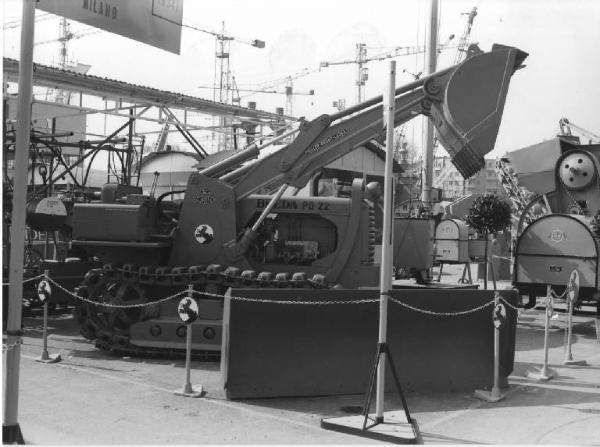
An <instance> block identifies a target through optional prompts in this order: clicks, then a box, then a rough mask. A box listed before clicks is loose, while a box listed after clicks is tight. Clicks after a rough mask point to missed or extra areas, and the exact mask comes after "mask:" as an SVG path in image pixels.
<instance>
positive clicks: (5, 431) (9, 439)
mask: <svg viewBox="0 0 600 447" xmlns="http://www.w3.org/2000/svg"><path fill="white" fill-rule="evenodd" d="M2 444H20V445H24V444H25V440H24V439H23V433H22V432H21V427H19V424H18V423H17V424H15V425H3V426H2Z"/></svg>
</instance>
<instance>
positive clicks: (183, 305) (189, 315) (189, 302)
mask: <svg viewBox="0 0 600 447" xmlns="http://www.w3.org/2000/svg"><path fill="white" fill-rule="evenodd" d="M177 313H178V314H179V318H181V321H183V322H184V323H185V324H190V323H193V322H194V321H196V319H197V318H198V303H196V300H194V299H193V298H191V297H189V296H186V297H185V298H183V299H182V300H181V301H180V302H179V306H177Z"/></svg>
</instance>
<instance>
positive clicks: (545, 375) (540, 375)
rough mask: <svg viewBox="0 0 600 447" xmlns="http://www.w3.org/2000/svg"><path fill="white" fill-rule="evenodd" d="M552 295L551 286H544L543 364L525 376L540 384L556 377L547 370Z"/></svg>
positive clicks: (552, 306)
mask: <svg viewBox="0 0 600 447" xmlns="http://www.w3.org/2000/svg"><path fill="white" fill-rule="evenodd" d="M553 303H554V295H553V291H552V286H550V285H548V286H546V309H545V319H544V322H545V323H544V364H543V365H542V367H541V368H540V369H539V371H534V372H529V373H527V376H528V377H530V378H532V379H536V380H537V381H540V382H546V381H548V380H550V379H552V378H553V377H555V376H556V373H555V372H554V371H553V370H551V369H550V368H548V336H549V330H550V317H551V316H552V313H553V312H554V305H553Z"/></svg>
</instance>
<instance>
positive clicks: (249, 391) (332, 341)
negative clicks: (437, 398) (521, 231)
mask: <svg viewBox="0 0 600 447" xmlns="http://www.w3.org/2000/svg"><path fill="white" fill-rule="evenodd" d="M231 294H232V295H233V296H243V297H249V298H266V299H270V300H280V301H281V300H291V299H296V300H311V301H331V300H350V299H363V298H378V292H377V291H374V290H361V291H356V290H354V291H342V290H329V291H319V290H293V291H291V290H289V289H280V290H265V289H262V290H261V289H252V290H251V289H245V290H232V291H231ZM502 295H503V296H504V297H505V298H506V299H507V300H509V301H510V302H512V303H513V304H514V303H516V301H517V297H518V296H517V293H516V292H515V291H502ZM493 296H494V292H493V291H477V290H464V289H463V290H453V289H438V290H434V289H425V290H394V291H393V292H392V297H395V298H397V299H400V300H401V301H403V302H406V303H408V304H410V305H412V306H415V307H419V308H423V309H429V310H433V311H436V312H454V311H460V310H467V309H472V308H475V307H477V306H480V305H482V304H484V303H486V302H489V301H491V300H493ZM492 309H493V306H489V307H487V308H485V309H484V310H482V311H479V312H476V313H472V314H469V315H466V316H459V317H441V316H431V315H425V314H422V313H416V312H414V311H412V310H408V309H405V308H402V307H400V306H399V305H398V304H394V303H391V302H390V303H389V318H388V343H389V347H390V349H391V352H392V355H393V360H394V363H395V365H396V368H397V370H398V372H399V374H400V380H401V382H402V385H403V387H404V389H405V390H407V391H409V392H411V391H414V392H438V391H450V390H466V391H473V390H474V389H476V388H482V387H489V386H491V384H492V378H493V325H492ZM507 310H508V318H507V323H506V324H505V325H504V326H503V328H502V331H501V370H500V371H501V374H500V375H501V377H503V379H504V380H505V379H506V377H507V376H508V375H509V374H510V373H511V372H512V369H513V360H514V351H515V333H516V312H514V311H511V309H510V308H509V309H507ZM378 323H379V304H378V303H377V302H375V303H367V304H334V305H289V304H272V303H255V302H252V303H251V302H242V301H238V300H227V302H226V303H225V315H224V319H223V324H224V337H223V350H222V360H221V362H222V364H221V372H222V378H223V381H224V388H225V391H226V395H227V398H229V399H238V398H254V397H276V396H277V397H282V396H315V395H333V394H354V393H364V392H365V391H366V387H367V383H368V377H369V372H370V369H371V366H372V363H373V360H374V355H375V351H376V347H377V334H378ZM387 379H388V385H387V387H386V389H387V390H389V391H394V388H392V386H393V383H392V382H391V380H390V379H391V375H390V372H389V368H388V373H387Z"/></svg>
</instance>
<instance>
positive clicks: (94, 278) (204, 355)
mask: <svg viewBox="0 0 600 447" xmlns="http://www.w3.org/2000/svg"><path fill="white" fill-rule="evenodd" d="M189 285H193V286H194V290H195V291H198V292H207V293H210V294H217V295H222V294H223V293H224V292H225V291H226V290H227V288H229V287H244V288H285V289H290V288H294V289H303V288H308V289H314V288H329V287H330V285H329V284H327V283H326V281H325V277H324V276H323V275H320V274H315V275H313V276H312V277H311V278H308V277H307V275H306V274H305V273H301V272H296V273H293V274H291V273H277V274H273V273H270V272H257V271H254V270H245V271H241V270H240V269H239V268H237V267H233V266H229V267H223V266H221V265H217V264H212V265H208V266H191V267H148V266H141V267H136V266H133V265H131V264H125V265H114V264H105V265H104V266H103V267H102V268H101V269H92V270H90V271H88V272H87V274H86V275H85V278H84V281H83V284H82V285H81V286H80V287H79V288H78V294H79V295H80V296H82V297H84V298H86V299H87V300H88V301H93V302H97V303H98V305H96V304H93V303H90V302H86V301H78V302H77V304H76V305H75V309H74V311H73V314H74V316H75V318H76V320H77V322H78V323H79V325H80V331H81V334H82V335H83V336H84V337H85V338H87V339H89V340H93V341H94V342H95V345H96V347H98V348H99V349H102V350H106V351H111V352H113V353H115V354H118V355H127V356H134V357H166V358H173V357H182V356H184V355H185V350H184V346H183V345H182V348H181V349H159V348H148V347H140V346H136V345H134V344H132V343H130V341H129V328H130V327H131V325H132V324H134V323H136V322H139V321H145V320H149V319H152V318H157V317H158V316H159V315H160V304H158V303H157V304H154V305H153V304H152V303H153V302H157V301H159V300H162V299H164V298H165V297H168V296H171V295H173V294H176V293H177V292H181V291H183V290H185V288H186V287H188V286H189ZM207 299H213V300H215V299H219V298H214V297H213V298H207ZM116 306H131V307H127V308H123V307H116ZM192 356H193V357H194V358H196V359H201V360H218V359H219V358H220V352H218V351H196V350H194V351H192Z"/></svg>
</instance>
